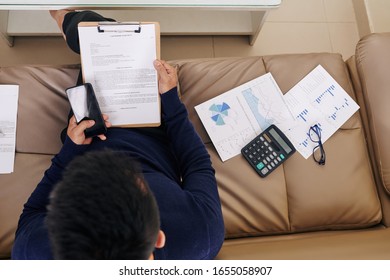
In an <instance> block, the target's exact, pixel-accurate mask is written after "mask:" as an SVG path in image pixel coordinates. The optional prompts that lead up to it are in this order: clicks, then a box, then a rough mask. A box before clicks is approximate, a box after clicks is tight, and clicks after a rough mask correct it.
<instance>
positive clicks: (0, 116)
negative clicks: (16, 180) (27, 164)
mask: <svg viewBox="0 0 390 280" xmlns="http://www.w3.org/2000/svg"><path fill="white" fill-rule="evenodd" d="M18 97H19V86H17V85H0V174H6V173H12V172H13V171H14V161H15V143H16V119H17V111H18Z"/></svg>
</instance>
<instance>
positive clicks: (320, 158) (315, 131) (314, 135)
mask: <svg viewBox="0 0 390 280" xmlns="http://www.w3.org/2000/svg"><path fill="white" fill-rule="evenodd" d="M309 137H310V140H311V141H312V142H314V143H317V146H315V147H314V148H313V159H314V161H315V162H317V163H318V164H319V165H325V159H326V155H325V150H324V146H323V145H322V141H321V128H319V126H318V125H317V124H316V125H313V126H311V127H310V129H309Z"/></svg>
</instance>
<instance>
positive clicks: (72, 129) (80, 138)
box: [67, 114, 111, 145]
mask: <svg viewBox="0 0 390 280" xmlns="http://www.w3.org/2000/svg"><path fill="white" fill-rule="evenodd" d="M103 119H104V121H105V123H106V127H107V128H108V127H111V123H110V122H109V121H108V116H107V115H105V114H103ZM94 124H95V121H93V120H85V121H82V122H80V123H79V124H77V121H76V118H75V117H74V116H72V117H71V118H70V120H69V125H68V130H67V133H68V137H69V138H70V139H71V140H72V141H73V143H75V144H77V145H87V144H91V142H92V137H90V138H85V134H84V130H86V129H87V128H90V127H92V126H94ZM97 137H99V138H100V139H101V140H106V139H107V137H106V136H105V135H104V134H100V135H98V136H97Z"/></svg>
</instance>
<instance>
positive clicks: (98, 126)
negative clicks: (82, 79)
mask: <svg viewBox="0 0 390 280" xmlns="http://www.w3.org/2000/svg"><path fill="white" fill-rule="evenodd" d="M65 92H66V95H67V96H68V100H69V103H70V106H71V107H72V111H73V114H74V116H75V118H76V121H77V123H80V122H81V121H83V120H94V121H95V125H94V126H92V127H90V128H87V129H86V130H85V131H84V133H85V137H87V138H88V137H93V136H96V135H100V134H104V133H106V132H107V127H106V124H105V122H104V119H103V116H102V113H101V111H100V107H99V103H98V101H97V99H96V96H95V91H94V90H93V87H92V85H91V84H90V83H85V84H82V85H80V86H75V87H71V88H68V89H66V90H65Z"/></svg>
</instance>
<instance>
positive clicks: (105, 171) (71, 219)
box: [46, 150, 164, 259]
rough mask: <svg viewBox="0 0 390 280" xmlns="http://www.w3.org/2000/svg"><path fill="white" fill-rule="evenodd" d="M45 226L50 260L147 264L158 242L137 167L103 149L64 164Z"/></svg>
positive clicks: (152, 208) (153, 207)
mask: <svg viewBox="0 0 390 280" xmlns="http://www.w3.org/2000/svg"><path fill="white" fill-rule="evenodd" d="M46 222H47V226H48V230H49V237H50V241H51V245H52V250H53V255H54V258H56V259H147V258H149V257H150V256H151V253H152V252H153V249H154V248H155V247H162V246H163V243H164V240H161V239H164V238H163V236H162V235H163V234H162V232H161V231H160V219H159V212H158V207H157V204H156V201H155V198H154V196H153V194H152V192H151V191H150V189H149V187H148V185H147V183H146V182H145V180H144V179H143V175H142V173H141V170H140V168H139V165H138V163H137V162H136V161H134V160H133V159H131V158H130V157H129V156H128V155H125V154H123V153H119V152H113V151H108V150H106V151H99V152H90V153H87V154H85V155H83V156H81V157H78V158H76V159H75V160H73V161H72V162H71V163H70V164H69V166H68V167H67V168H66V170H65V171H64V173H63V179H62V180H61V181H60V182H59V183H58V184H57V185H56V187H55V189H54V191H53V194H52V197H51V200H50V205H49V210H48V215H47V220H46Z"/></svg>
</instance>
